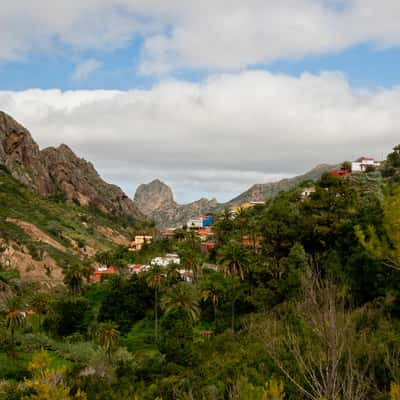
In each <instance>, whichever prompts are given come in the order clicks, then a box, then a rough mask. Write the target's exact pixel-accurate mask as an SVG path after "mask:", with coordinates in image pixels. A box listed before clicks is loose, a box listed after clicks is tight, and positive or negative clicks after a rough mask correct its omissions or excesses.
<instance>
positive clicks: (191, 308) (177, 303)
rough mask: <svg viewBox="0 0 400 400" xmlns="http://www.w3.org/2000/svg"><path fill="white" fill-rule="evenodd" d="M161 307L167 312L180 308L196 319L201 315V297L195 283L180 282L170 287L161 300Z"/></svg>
mask: <svg viewBox="0 0 400 400" xmlns="http://www.w3.org/2000/svg"><path fill="white" fill-rule="evenodd" d="M161 308H162V309H163V310H164V311H165V313H167V314H168V313H169V312H171V311H175V310H180V311H183V312H184V313H185V314H186V315H188V316H189V317H190V319H191V320H192V321H196V320H197V319H198V318H199V316H200V308H199V298H198V295H197V292H196V290H195V288H194V286H193V285H191V284H189V283H187V282H179V283H177V284H176V285H174V286H172V287H170V288H169V289H168V290H167V291H166V292H165V294H164V296H163V298H162V300H161Z"/></svg>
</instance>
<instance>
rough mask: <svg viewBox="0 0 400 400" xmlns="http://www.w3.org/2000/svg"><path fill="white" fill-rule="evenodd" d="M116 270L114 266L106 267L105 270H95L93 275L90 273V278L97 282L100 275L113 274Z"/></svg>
mask: <svg viewBox="0 0 400 400" xmlns="http://www.w3.org/2000/svg"><path fill="white" fill-rule="evenodd" d="M116 272H117V269H116V268H115V267H108V268H107V269H106V270H104V271H96V272H95V273H94V274H93V275H92V279H93V280H94V281H95V282H99V281H100V280H101V277H102V276H103V275H112V274H115V273H116Z"/></svg>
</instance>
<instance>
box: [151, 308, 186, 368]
mask: <svg viewBox="0 0 400 400" xmlns="http://www.w3.org/2000/svg"><path fill="white" fill-rule="evenodd" d="M192 346H193V320H192V318H191V317H190V315H189V314H188V313H187V312H185V310H184V309H182V308H174V309H173V310H171V311H170V312H168V313H167V314H166V315H164V317H163V318H162V320H161V338H160V343H159V349H160V351H161V353H163V354H165V355H166V357H167V360H168V361H170V362H173V363H176V364H181V365H189V364H191V363H192V362H193V349H192Z"/></svg>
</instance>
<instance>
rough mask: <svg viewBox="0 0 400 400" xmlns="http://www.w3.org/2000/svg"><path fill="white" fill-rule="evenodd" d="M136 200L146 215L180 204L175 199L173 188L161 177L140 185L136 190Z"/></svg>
mask: <svg viewBox="0 0 400 400" xmlns="http://www.w3.org/2000/svg"><path fill="white" fill-rule="evenodd" d="M134 200H135V202H136V204H137V205H138V207H139V208H140V211H142V213H144V214H146V215H152V214H153V213H154V212H155V211H157V210H166V209H169V208H175V207H176V206H178V204H177V203H175V201H174V195H173V193H172V190H171V188H170V187H169V186H168V185H166V184H165V183H164V182H161V181H160V180H159V179H155V180H154V181H152V182H150V183H147V184H143V185H140V186H139V187H138V188H137V190H136V193H135V198H134Z"/></svg>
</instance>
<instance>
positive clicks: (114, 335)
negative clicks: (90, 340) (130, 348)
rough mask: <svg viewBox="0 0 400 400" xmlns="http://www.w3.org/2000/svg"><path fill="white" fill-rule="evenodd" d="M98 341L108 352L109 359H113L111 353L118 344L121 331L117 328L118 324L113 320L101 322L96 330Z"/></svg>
mask: <svg viewBox="0 0 400 400" xmlns="http://www.w3.org/2000/svg"><path fill="white" fill-rule="evenodd" d="M95 335H96V338H97V342H98V343H99V345H100V347H101V348H102V349H103V350H104V351H105V353H106V354H107V357H108V360H109V361H110V360H111V355H112V353H113V351H114V350H115V349H116V348H117V346H118V341H119V332H118V330H117V325H116V324H115V323H113V322H110V321H108V322H103V323H100V324H99V325H98V326H97V328H96V331H95Z"/></svg>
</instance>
